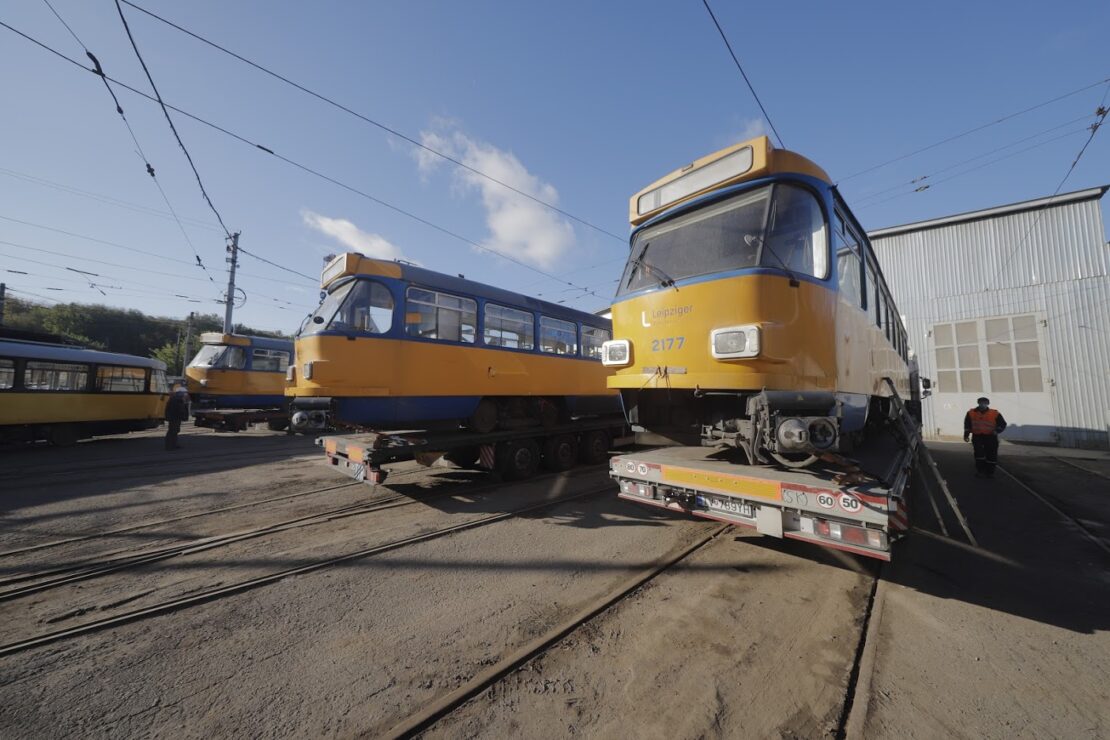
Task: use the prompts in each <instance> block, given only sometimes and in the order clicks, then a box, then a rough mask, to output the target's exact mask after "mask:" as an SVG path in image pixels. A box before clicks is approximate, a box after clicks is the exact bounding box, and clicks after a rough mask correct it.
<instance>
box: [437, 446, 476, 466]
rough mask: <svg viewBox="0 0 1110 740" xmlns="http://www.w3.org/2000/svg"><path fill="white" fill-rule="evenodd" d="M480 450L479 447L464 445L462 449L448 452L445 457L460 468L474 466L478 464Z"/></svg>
mask: <svg viewBox="0 0 1110 740" xmlns="http://www.w3.org/2000/svg"><path fill="white" fill-rule="evenodd" d="M479 454H480V453H479V450H478V448H477V447H463V448H462V449H458V450H455V451H453V452H448V453H447V454H446V455H444V456H443V459H444V460H446V461H447V462H449V463H452V464H454V465H458V466H459V467H460V468H473V467H474V466H476V465H477V464H478V457H479Z"/></svg>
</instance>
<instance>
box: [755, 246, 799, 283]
mask: <svg viewBox="0 0 1110 740" xmlns="http://www.w3.org/2000/svg"><path fill="white" fill-rule="evenodd" d="M744 241H745V242H747V244H748V246H749V247H750V246H753V245H754V244H755V243H758V245H759V259H757V260H756V263H757V264H758V263H759V262H762V261H763V260H762V257H763V248H764V247H766V248H767V252H768V253H769V254H770V255H771V256H772V257H774V258H775V261H776V262H778V263H779V267H781V268H782V269H783V272H785V273H786V275H787V277H789V278H790V287H791V288H797V287H798V286H799V285H801V283H799V282H798V276H797V275H795V274H794V271H793V270H791V269H790V268H789V267H787V266H786V263H785V262H783V261H782V257H779V253H778V252H776V251H775V248H774V247H770V246H767V244H766V242H765V241H764V240H763V237H761V236H755V235H753V234H745V235H744Z"/></svg>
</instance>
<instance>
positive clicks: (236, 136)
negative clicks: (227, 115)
mask: <svg viewBox="0 0 1110 740" xmlns="http://www.w3.org/2000/svg"><path fill="white" fill-rule="evenodd" d="M0 27H3V28H6V29H8V30H9V31H11V32H13V33H15V34H16V35H18V36H20V37H21V38H23V39H25V40H27V41H30V42H31V43H33V44H35V45H36V46H38V47H39V48H41V49H43V50H45V51H48V52H50V53H51V54H53V55H54V56H56V57H58V58H60V59H63V60H65V61H66V62H69V63H70V64H71V65H73V66H75V67H78V68H79V69H83V70H85V71H86V72H93V73H94V74H95V70H92V69H89V68H88V67H86V66H85V65H84V64H82V63H81V62H79V61H77V60H76V59H73V58H71V57H69V56H66V55H65V54H63V53H62V52H60V51H58V50H57V49H54V48H53V47H51V46H48V45H47V44H45V43H43V42H42V41H39V40H38V39H36V38H34V37H32V36H29V35H28V34H26V33H23V32H22V31H20V30H18V29H16V28H14V27H13V26H11V25H9V24H8V23H5V22H4V21H0ZM108 79H109V80H110V81H111V82H113V83H115V84H116V86H117V87H119V88H121V89H124V90H127V91H128V92H131V93H133V94H135V95H138V96H140V97H143V98H146V99H147V100H151V101H153V102H155V103H157V102H159V101H158V100H156V99H155V98H154V97H153V96H151V95H150V94H149V93H146V92H143V91H142V90H138V89H136V88H134V87H132V86H130V85H128V84H127V83H124V82H121V81H120V80H117V79H115V78H113V77H108ZM163 104H164V105H165V107H166V108H168V109H169V110H172V111H174V112H176V113H180V114H181V115H183V116H185V117H187V118H189V119H191V120H193V121H196V122H197V123H200V124H202V125H204V126H207V127H209V128H211V129H213V130H215V131H218V132H220V133H222V134H224V135H225V136H228V137H230V138H232V139H235V140H236V141H238V142H240V143H242V144H246V145H247V146H250V147H253V148H255V149H258V150H260V151H262V152H265V153H266V154H269V155H271V156H273V157H275V158H276V159H279V160H281V161H282V162H285V163H286V164H288V165H290V166H292V167H295V168H297V169H299V170H301V171H303V172H305V173H308V174H310V175H313V176H314V177H318V178H320V179H322V180H324V181H326V182H330V183H332V184H333V185H335V186H337V187H340V188H343V189H344V190H347V191H348V192H351V193H353V194H355V195H358V196H360V197H362V198H365V199H367V200H369V201H371V202H373V203H377V204H378V205H380V206H382V207H384V208H388V209H389V210H392V211H394V212H396V213H399V214H401V215H403V216H405V217H406V218H409V219H412V220H414V221H416V222H418V223H421V224H424V225H425V226H428V227H429V228H432V229H435V230H436V231H439V232H440V233H442V234H445V235H447V236H450V237H451V238H453V239H456V240H458V241H461V242H463V243H465V244H469V245H470V246H472V247H474V248H475V249H479V250H481V251H484V252H488V253H490V254H493V255H496V256H498V257H501V258H502V259H505V260H507V261H509V262H512V263H514V264H517V265H519V266H521V267H523V268H524V269H526V270H530V271H532V272H535V273H536V274H538V275H544V276H546V277H550V278H552V279H553V280H559V281H560V282H562V283H564V284H565V285H569V286H571V287H574V288H579V287H583V286H580V285H576V284H574V283H571V282H569V281H567V280H564V279H561V278H559V277H557V276H556V275H554V274H552V273H550V272H547V271H546V270H543V269H541V268H538V267H535V266H533V265H530V264H528V263H526V262H523V261H521V260H519V259H517V258H515V257H513V256H511V255H508V254H505V253H504V252H500V251H498V250H496V249H493V248H492V247H489V246H486V245H485V244H481V243H480V242H477V241H475V240H473V239H469V238H467V237H465V236H463V235H461V234H458V233H457V232H454V231H452V230H450V229H448V228H446V227H443V226H440V225H439V224H437V223H435V222H433V221H430V220H428V219H426V218H424V217H422V216H419V215H417V214H415V213H413V212H411V211H407V210H405V209H404V208H401V207H400V206H396V205H394V204H392V203H389V202H388V201H385V200H382V199H381V198H378V197H376V196H374V195H371V194H370V193H367V192H365V191H363V190H360V189H359V188H357V187H355V186H353V185H350V184H348V183H345V182H343V181H341V180H338V179H336V178H334V177H331V176H329V175H327V174H325V173H323V172H320V171H319V170H315V169H313V168H311V167H309V166H307V165H304V164H301V163H300V162H297V161H296V160H293V159H290V158H289V157H285V156H283V155H281V154H278V153H277V152H275V151H274V150H273V149H271V148H269V147H266V146H263V145H262V144H256V143H255V142H253V141H251V140H250V139H248V138H246V137H245V136H242V135H240V134H237V133H235V132H233V131H231V130H229V129H227V128H224V127H222V126H220V125H217V124H215V123H212V122H211V121H208V120H207V119H204V118H201V117H200V116H198V115H195V114H193V113H189V112H188V111H186V110H183V109H181V108H178V107H176V106H174V105H171V104H169V103H163ZM586 292H587V294H589V295H592V296H594V297H595V298H599V299H601V300H608V298H605V297H603V296H600V295H598V294H597V293H596V292H594V291H593V290H592V289H588V288H587V289H586Z"/></svg>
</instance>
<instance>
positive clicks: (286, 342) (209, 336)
mask: <svg viewBox="0 0 1110 740" xmlns="http://www.w3.org/2000/svg"><path fill="white" fill-rule="evenodd" d="M200 343H201V344H227V345H233V346H236V347H258V348H259V349H284V350H292V349H293V340H292V339H282V338H280V337H255V336H250V335H248V334H222V333H220V332H218V331H206V332H204V333H203V334H201V335H200Z"/></svg>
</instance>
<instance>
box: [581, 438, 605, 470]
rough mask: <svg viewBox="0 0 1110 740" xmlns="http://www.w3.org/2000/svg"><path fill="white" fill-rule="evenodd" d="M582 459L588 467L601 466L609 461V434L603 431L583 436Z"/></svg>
mask: <svg viewBox="0 0 1110 740" xmlns="http://www.w3.org/2000/svg"><path fill="white" fill-rule="evenodd" d="M580 457H581V459H582V462H583V463H584V464H586V465H600V464H601V463H603V462H605V461H607V460H608V459H609V433H608V432H605V431H603V430H598V431H596V432H587V433H586V434H585V435H583V436H582V448H581V453H580Z"/></svg>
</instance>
